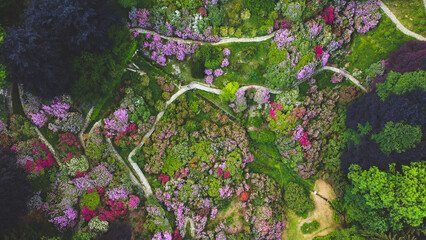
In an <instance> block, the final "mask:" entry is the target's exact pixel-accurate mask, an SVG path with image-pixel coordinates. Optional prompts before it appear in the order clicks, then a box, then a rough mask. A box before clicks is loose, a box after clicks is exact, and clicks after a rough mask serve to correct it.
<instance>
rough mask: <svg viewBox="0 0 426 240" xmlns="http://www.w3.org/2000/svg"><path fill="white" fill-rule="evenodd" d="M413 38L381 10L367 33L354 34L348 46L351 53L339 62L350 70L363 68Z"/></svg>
mask: <svg viewBox="0 0 426 240" xmlns="http://www.w3.org/2000/svg"><path fill="white" fill-rule="evenodd" d="M410 40H415V39H413V38H411V37H408V36H406V35H404V34H403V33H402V32H401V31H399V30H398V29H397V28H396V26H395V24H394V23H393V22H392V21H391V20H390V19H389V18H388V17H387V16H386V15H385V14H384V13H383V12H382V19H381V20H380V23H379V24H378V25H377V26H376V27H375V28H374V29H373V30H371V31H369V32H368V33H366V34H364V35H361V34H356V35H355V37H354V38H353V40H352V45H351V47H350V51H351V54H350V55H348V56H347V57H346V60H345V61H342V62H341V63H340V64H339V67H340V68H342V67H344V66H347V69H348V70H349V71H350V72H352V71H353V70H355V69H359V70H364V69H367V68H368V67H369V66H370V65H371V64H373V63H376V62H378V61H380V60H384V59H387V58H388V57H389V55H390V54H391V53H392V52H393V51H395V50H396V49H398V48H400V47H401V46H402V45H404V43H406V42H408V41H410Z"/></svg>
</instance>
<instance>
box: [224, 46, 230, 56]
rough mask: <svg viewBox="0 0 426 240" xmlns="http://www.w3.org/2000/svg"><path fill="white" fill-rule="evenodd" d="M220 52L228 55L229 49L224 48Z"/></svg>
mask: <svg viewBox="0 0 426 240" xmlns="http://www.w3.org/2000/svg"><path fill="white" fill-rule="evenodd" d="M222 53H223V55H224V56H229V55H230V54H231V50H229V48H224V49H223V51H222Z"/></svg>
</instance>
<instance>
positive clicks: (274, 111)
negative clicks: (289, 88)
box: [269, 102, 283, 120]
mask: <svg viewBox="0 0 426 240" xmlns="http://www.w3.org/2000/svg"><path fill="white" fill-rule="evenodd" d="M282 109H283V106H282V105H279V104H276V103H273V102H271V109H270V111H269V116H271V117H272V119H274V120H277V116H276V114H277V111H278V110H282Z"/></svg>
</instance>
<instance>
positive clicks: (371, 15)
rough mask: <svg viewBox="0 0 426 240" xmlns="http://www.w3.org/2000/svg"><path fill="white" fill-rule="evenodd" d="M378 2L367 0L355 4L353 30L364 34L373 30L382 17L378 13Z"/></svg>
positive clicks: (376, 0) (377, 0)
mask: <svg viewBox="0 0 426 240" xmlns="http://www.w3.org/2000/svg"><path fill="white" fill-rule="evenodd" d="M379 8H380V1H379V0H368V1H366V2H360V3H357V5H356V9H355V18H354V21H355V29H356V30H357V32H359V33H361V34H364V33H366V32H368V31H369V30H370V29H372V28H374V27H375V26H376V25H377V24H378V23H379V20H380V18H381V17H382V16H381V15H380V12H379Z"/></svg>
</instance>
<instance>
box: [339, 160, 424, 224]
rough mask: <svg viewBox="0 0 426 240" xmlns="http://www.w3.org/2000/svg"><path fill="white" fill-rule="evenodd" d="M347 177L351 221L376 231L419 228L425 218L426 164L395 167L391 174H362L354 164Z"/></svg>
mask: <svg viewBox="0 0 426 240" xmlns="http://www.w3.org/2000/svg"><path fill="white" fill-rule="evenodd" d="M348 178H349V179H350V180H351V182H352V185H351V186H350V187H349V188H348V189H347V191H346V194H345V201H346V203H347V209H348V212H347V213H348V220H349V222H351V221H356V222H359V223H360V224H361V225H362V226H364V227H366V228H369V229H370V230H373V231H380V232H385V231H389V230H394V231H397V230H401V229H402V228H403V227H405V226H412V227H417V226H419V225H420V224H422V223H423V219H424V218H425V217H426V162H413V163H411V165H410V166H402V170H401V172H398V171H396V169H395V165H394V164H391V165H390V166H389V171H388V172H385V171H380V170H379V169H378V168H377V167H371V168H370V169H369V170H368V171H367V170H364V171H362V169H361V167H360V166H358V165H352V166H351V167H350V172H349V174H348Z"/></svg>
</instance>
